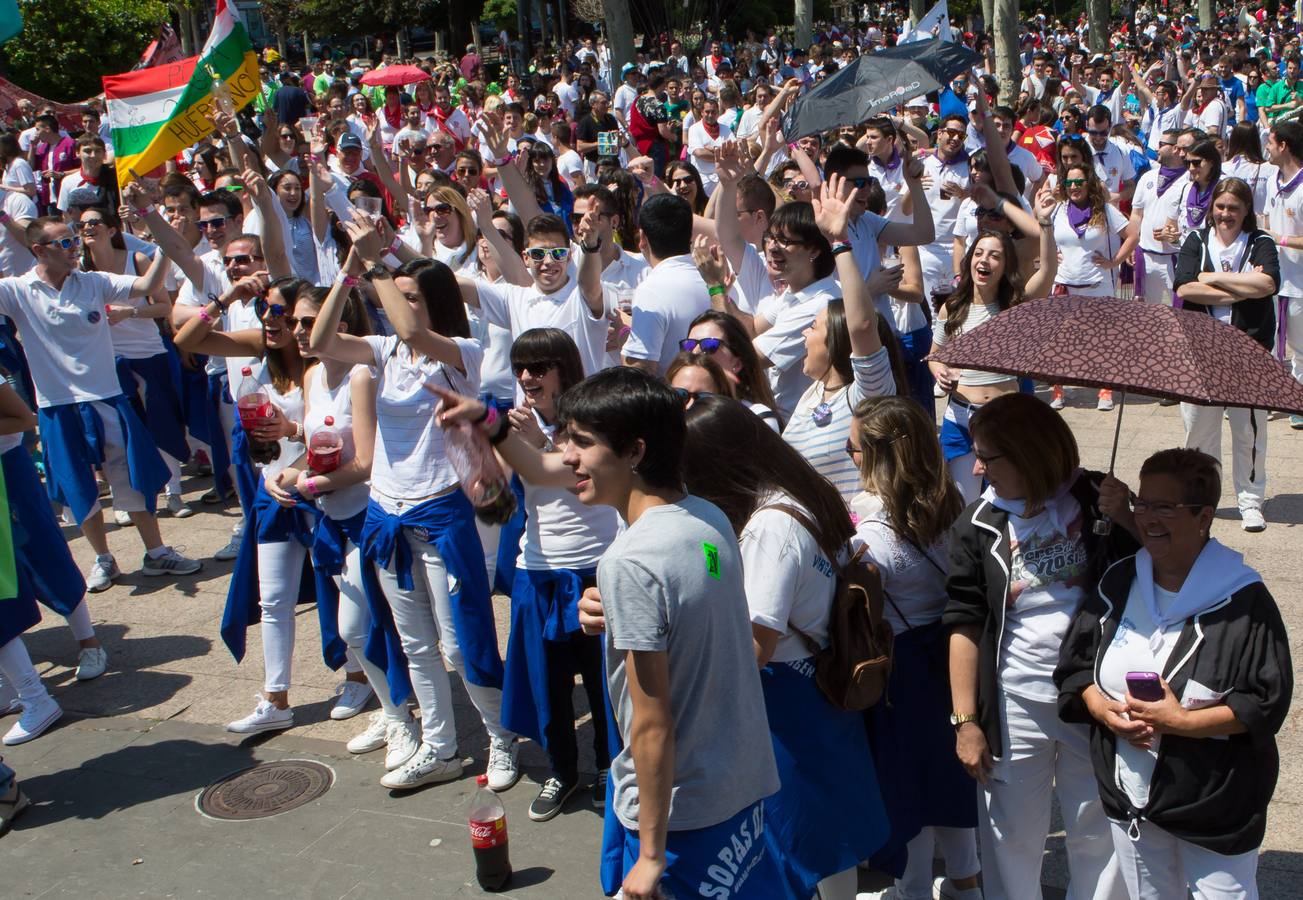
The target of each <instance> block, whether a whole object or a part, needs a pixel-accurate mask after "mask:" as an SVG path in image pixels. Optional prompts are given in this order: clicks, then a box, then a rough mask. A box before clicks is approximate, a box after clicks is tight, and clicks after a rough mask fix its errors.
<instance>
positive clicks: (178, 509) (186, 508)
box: [167, 494, 195, 519]
mask: <svg viewBox="0 0 1303 900" xmlns="http://www.w3.org/2000/svg"><path fill="white" fill-rule="evenodd" d="M167 511H168V512H170V513H171V514H172V518H174V519H188V518H190V517H191V516H193V515H194V514H195V511H194V507H192V506H191V505H190V504H189V503H186V502H185V498H184V497H182V496H181V495H180V494H168V495H167Z"/></svg>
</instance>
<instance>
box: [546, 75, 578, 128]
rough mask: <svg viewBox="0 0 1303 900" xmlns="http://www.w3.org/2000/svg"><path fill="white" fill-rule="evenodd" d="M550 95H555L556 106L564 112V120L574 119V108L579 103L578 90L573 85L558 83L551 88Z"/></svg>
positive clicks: (571, 83)
mask: <svg viewBox="0 0 1303 900" xmlns="http://www.w3.org/2000/svg"><path fill="white" fill-rule="evenodd" d="M552 93H553V94H555V95H556V100H557V104H558V105H559V106H560V107H561V108H562V109H563V110H565V113H566V118H567V119H574V117H575V106H576V105H577V104H578V103H579V88H578V87H577V86H576V85H575V83H574V82H573V81H572V82H570V83H566V82H564V81H558V82H557V83H556V84H554V85H553V86H552Z"/></svg>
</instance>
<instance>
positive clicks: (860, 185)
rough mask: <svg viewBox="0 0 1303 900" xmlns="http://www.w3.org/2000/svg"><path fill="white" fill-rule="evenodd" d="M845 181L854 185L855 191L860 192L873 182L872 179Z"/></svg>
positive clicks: (850, 179)
mask: <svg viewBox="0 0 1303 900" xmlns="http://www.w3.org/2000/svg"><path fill="white" fill-rule="evenodd" d="M846 180H847V181H849V182H850V183H851V184H853V185H855V190H857V191H862V190H864V189H865V188H866V187H868V186H869V183H870V182H871V181H873V178H871V177H868V178H847V179H846Z"/></svg>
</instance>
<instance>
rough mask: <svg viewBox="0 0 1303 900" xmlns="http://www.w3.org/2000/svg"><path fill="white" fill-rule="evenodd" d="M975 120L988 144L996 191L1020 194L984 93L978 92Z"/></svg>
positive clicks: (1006, 150) (1007, 153) (987, 148)
mask: <svg viewBox="0 0 1303 900" xmlns="http://www.w3.org/2000/svg"><path fill="white" fill-rule="evenodd" d="M974 118H976V119H977V122H978V125H980V126H981V129H982V139H983V140H984V141H985V142H986V158H987V160H988V161H989V162H990V164H991V178H992V180H993V181H994V182H995V189H996V190H997V191H1005V192H1006V193H1009V194H1016V193H1018V185H1017V184H1015V183H1014V180H1013V166H1012V165H1011V164H1010V162H1009V150H1008V148H1007V147H1006V146H1005V142H1004V138H1002V137H1000V131H999V129H998V128H996V127H995V119H994V118H993V117H992V116H991V110H990V108H989V107H988V106H987V105H986V94H984V93H983V92H982V91H978V92H977V110H976V112H975V113H974Z"/></svg>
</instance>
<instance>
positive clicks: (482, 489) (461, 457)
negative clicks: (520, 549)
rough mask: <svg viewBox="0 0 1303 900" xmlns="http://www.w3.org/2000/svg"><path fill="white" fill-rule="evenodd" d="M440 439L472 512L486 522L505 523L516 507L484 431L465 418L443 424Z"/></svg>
mask: <svg viewBox="0 0 1303 900" xmlns="http://www.w3.org/2000/svg"><path fill="white" fill-rule="evenodd" d="M443 439H444V448H445V450H446V451H447V453H448V460H449V461H450V462H451V463H452V467H453V469H454V470H455V471H456V472H457V477H458V478H459V479H460V480H461V489H462V492H463V493H464V494H465V495H466V497H467V499H469V500H470V502H471V505H472V506H474V507H475V515H476V516H478V517H479V519H480V521H482V522H483V523H484V524H486V525H505V524H506V523H507V520H508V519H510V518H511V516H512V513H514V512H515V511H516V495H515V494H513V493H512V492H511V485H510V484H508V483H507V475H506V473H505V472H503V471H502V466H500V465H498V458H497V457H496V456H495V455H494V454H493V447H492V446H490V445H489V439H488V438H487V437H485V436H484V432H483V431H481V430H480V429H478V428H476V427H475V426H474V425H471V424H470V423H469V422H449V423H447V424H446V425H444V426H443Z"/></svg>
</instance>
